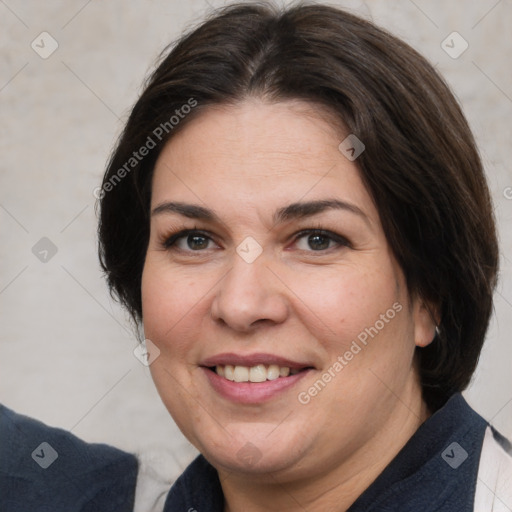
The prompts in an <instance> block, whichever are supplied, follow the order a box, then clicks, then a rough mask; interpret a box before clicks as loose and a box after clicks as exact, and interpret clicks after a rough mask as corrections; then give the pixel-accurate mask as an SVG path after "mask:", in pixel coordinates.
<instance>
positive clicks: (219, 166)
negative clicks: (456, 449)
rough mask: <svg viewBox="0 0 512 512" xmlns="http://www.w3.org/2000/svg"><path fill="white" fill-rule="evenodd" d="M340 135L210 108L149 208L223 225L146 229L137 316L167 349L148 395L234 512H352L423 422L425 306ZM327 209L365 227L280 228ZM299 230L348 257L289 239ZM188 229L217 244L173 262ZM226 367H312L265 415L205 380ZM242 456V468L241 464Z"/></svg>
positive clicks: (299, 116)
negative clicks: (297, 210) (344, 205)
mask: <svg viewBox="0 0 512 512" xmlns="http://www.w3.org/2000/svg"><path fill="white" fill-rule="evenodd" d="M346 135H347V134H343V133H342V132H341V131H340V128H339V126H336V125H335V124H334V123H332V122H330V121H329V118H328V116H327V115H326V114H325V113H324V112H322V111H321V110H320V109H319V108H318V107H317V106H314V105H310V104H307V103H303V102H300V101H286V102H281V103H273V104H271V103H268V102H265V101H263V100H260V99H255V98H251V99H247V100H244V101H243V102H240V103H239V104H237V105H234V106H233V105H232V106H226V107H215V108H212V107H210V108H209V109H208V110H205V111H204V112H203V113H202V114H201V115H200V116H199V117H197V118H196V119H194V120H193V121H191V122H190V123H189V124H187V125H186V126H185V127H184V128H183V130H182V131H180V132H178V134H177V135H175V136H174V137H173V138H172V139H171V140H170V141H169V142H168V144H167V145H166V147H165V148H164V149H163V151H162V153H161V155H160V157H159V159H158V161H157V164H156V167H155V174H154V178H153V184H152V201H151V209H152V210H154V209H155V208H156V207H157V206H159V205H161V204H162V203H165V202H168V201H180V202H186V203H191V204H195V205H199V206H203V207H206V208H209V209H212V210H214V211H215V213H216V214H217V215H218V217H219V219H220V220H219V221H210V220H208V221H205V220H200V219H191V218H187V217H185V216H182V215H180V214H179V213H175V212H163V213H159V214H154V215H152V217H151V235H150V241H149V245H148V250H147V256H146V261H145V266H144V272H143V277H142V303H143V317H144V329H145V336H146V338H148V339H150V340H151V341H152V342H153V343H155V344H156V345H157V346H158V348H159V350H160V356H159V357H158V358H157V359H156V360H155V361H154V362H153V363H152V365H151V372H152V376H153V379H154V381H155V384H156V387H157V389H158V391H159V394H160V396H161V398H162V400H163V402H164V404H165V405H166V407H167V409H168V410H169V412H170V413H171V415H172V417H173V418H174V420H175V421H176V423H177V424H178V426H179V427H180V429H181V430H182V432H183V433H184V434H185V436H186V437H187V438H188V439H189V440H190V442H191V443H192V444H194V445H195V446H196V447H197V448H198V450H199V451H200V452H201V453H203V455H204V456H205V457H206V458H207V459H208V460H209V462H210V463H211V464H213V465H214V466H215V468H216V469H217V470H218V472H219V476H220V480H221V484H222V488H223V492H224V496H225V502H226V505H225V510H226V511H231V512H238V511H244V512H256V511H278V510H279V511H280V512H282V511H291V510H298V509H300V510H302V509H305V510H308V511H324V512H325V511H329V510H336V511H340V510H346V509H347V508H348V507H349V506H350V505H351V504H352V503H353V502H354V501H355V499H356V498H357V497H358V496H359V495H360V494H361V493H362V492H363V491H364V490H365V489H366V488H367V487H368V486H369V485H370V484H371V482H372V481H373V480H374V479H375V478H376V477H377V476H378V475H379V474H380V473H381V472H382V470H383V469H384V468H385V466H386V465H387V464H388V463H389V462H390V461H391V460H392V459H393V457H394V456H395V455H396V454H397V453H398V451H399V450H400V449H401V448H402V447H403V446H404V445H405V443H406V442H407V441H408V439H410V437H411V436H412V435H413V434H414V432H415V431H416V430H417V428H418V427H419V426H420V424H421V423H422V422H423V421H425V419H426V418H427V417H428V416H429V412H428V410H427V407H426V405H425V403H424V402H423V400H422V397H421V388H420V385H419V382H418V372H417V367H416V364H415V358H414V352H415V347H416V346H426V345H428V344H429V343H430V342H431V340H432V339H433V337H434V333H435V324H434V322H433V321H432V318H431V315H430V314H429V307H431V305H428V304H424V303H423V302H422V301H421V300H420V299H419V298H416V297H410V296H409V294H408V292H407V287H406V283H405V280H404V276H403V273H402V271H401V269H400V267H399V265H398V264H397V262H396V260H395V258H394V257H393V254H392V252H391V250H390V247H389V245H388V243H387V240H386V237H385V235H384V232H383V230H382V226H381V223H380V219H379V214H378V212H377V210H376V208H375V205H374V203H373V201H372V200H371V197H370V196H369V194H368V192H367V191H366V189H365V187H364V185H363V183H362V181H361V178H360V176H359V171H358V168H357V165H356V164H357V161H355V162H351V161H349V160H348V159H347V158H345V156H344V155H343V154H342V153H341V152H340V151H339V149H338V145H339V143H340V142H341V141H342V140H343V139H344V138H345V136H346ZM319 199H339V200H342V201H345V202H349V203H351V204H352V205H355V206H357V208H359V209H360V210H361V211H362V212H363V215H364V216H363V215H358V214H355V213H353V212H351V211H348V210H342V209H329V210H326V211H323V212H321V213H318V214H316V215H314V216H310V217H305V218H298V219H297V218H291V219H288V220H286V221H284V222H279V223H274V222H273V220H272V215H273V214H274V212H275V211H276V210H277V209H279V208H281V207H283V206H286V205H288V204H290V203H294V202H298V201H312V200H319ZM309 228H321V229H324V230H328V231H331V232H333V233H336V234H338V235H340V236H342V237H344V238H346V239H347V240H348V244H345V245H341V244H339V243H337V242H335V241H329V238H322V237H321V238H320V239H314V240H312V239H311V237H309V238H308V235H305V236H302V237H301V238H297V233H299V232H300V231H301V230H305V229H309ZM182 229H199V230H202V231H206V232H207V234H208V236H210V238H206V239H205V238H199V239H198V240H199V242H200V243H199V249H198V248H197V247H198V245H197V244H196V245H194V244H193V243H192V245H190V244H189V242H188V241H187V237H186V236H185V237H184V238H181V239H180V240H179V241H178V242H177V244H178V245H177V246H176V245H175V246H172V247H170V248H166V247H165V246H164V241H165V240H166V239H167V238H168V237H169V235H171V234H173V233H176V232H179V231H180V230H182ZM248 236H250V237H252V238H253V239H254V240H256V241H257V242H258V243H259V244H260V246H261V247H262V249H263V252H262V253H261V255H260V256H259V257H258V258H256V260H255V261H254V262H252V263H247V262H246V261H245V260H244V259H242V258H241V257H240V256H239V254H238V253H237V252H236V248H237V246H238V245H239V244H240V243H241V242H242V241H243V240H244V239H245V238H246V237H248ZM313 238H314V237H313ZM315 241H316V242H318V241H320V242H321V243H320V245H321V248H320V249H319V245H318V243H316V245H315ZM322 244H324V245H322ZM396 303H398V304H399V305H401V310H400V312H398V313H397V314H396V316H394V318H393V319H391V320H389V321H388V322H387V323H385V326H384V327H383V328H382V329H380V330H379V332H378V334H377V335H376V336H375V337H374V338H369V342H368V344H367V345H366V346H363V348H362V350H361V351H360V352H358V353H357V354H356V355H354V357H353V358H352V359H351V360H350V361H348V362H347V364H346V365H344V366H343V369H342V370H341V371H338V372H335V377H333V378H332V379H331V381H330V382H329V383H328V384H327V385H326V386H325V387H324V388H323V389H322V390H321V392H319V393H318V394H317V395H316V396H314V397H311V400H310V401H309V402H308V403H307V404H302V403H300V402H299V400H298V398H297V396H298V393H299V392H304V391H307V390H308V388H309V387H311V386H312V385H313V384H314V383H315V381H317V380H318V379H319V378H321V377H322V375H323V374H324V373H325V372H327V371H328V369H329V368H332V366H333V364H334V363H335V361H336V360H337V358H338V356H343V354H345V352H346V351H347V350H349V348H350V346H351V343H352V342H353V340H356V339H357V336H358V335H359V334H360V333H361V332H362V331H364V329H365V328H367V327H370V326H374V325H375V323H376V321H377V320H378V319H379V318H380V315H382V314H385V313H386V311H387V310H389V309H390V308H392V305H393V304H396ZM224 352H234V353H237V354H253V353H256V352H265V353H272V354H276V355H279V356H283V357H287V358H289V359H292V360H298V361H301V362H302V361H308V362H309V363H310V364H311V365H313V366H314V367H315V369H314V370H313V371H310V372H309V374H307V375H306V376H305V377H304V378H303V379H302V380H301V381H300V382H299V383H297V385H295V386H293V387H292V388H289V389H287V390H285V391H284V392H282V393H281V394H279V395H277V396H275V397H273V398H272V399H271V400H269V401H266V402H265V403H260V404H235V403H232V402H231V401H229V400H227V399H226V398H224V397H222V396H220V395H219V394H217V392H216V391H214V390H213V388H212V387H211V385H210V384H209V381H208V379H207V378H206V377H205V370H204V369H202V368H200V363H201V361H203V360H204V359H205V358H207V357H211V356H214V355H216V354H220V353H224ZM248 442H250V443H251V444H252V445H253V446H254V448H251V449H252V450H253V451H254V452H255V453H256V456H255V458H254V460H253V461H252V462H251V461H248V460H245V459H244V458H242V457H240V456H238V457H237V453H238V452H239V450H240V449H242V448H243V447H244V446H246V444H247V443H248ZM246 449H247V448H246ZM255 460H256V461H255ZM301 507H302V508H301Z"/></svg>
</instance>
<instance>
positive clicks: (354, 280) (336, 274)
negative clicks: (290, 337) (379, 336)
mask: <svg viewBox="0 0 512 512" xmlns="http://www.w3.org/2000/svg"><path fill="white" fill-rule="evenodd" d="M295 282H296V285H294V286H293V289H294V292H295V294H296V296H297V298H298V300H297V301H296V304H297V307H300V308H301V309H302V316H303V318H306V317H307V318H309V320H308V321H306V322H305V323H307V324H308V325H309V326H310V327H312V328H313V329H315V328H316V329H318V330H319V331H322V332H323V333H324V334H325V336H326V339H329V340H332V344H333V345H334V348H335V347H336V346H338V345H339V348H340V349H343V348H344V345H345V344H347V343H349V344H350V341H351V340H352V339H355V338H356V337H357V336H358V334H360V333H361V332H364V330H365V328H368V327H370V326H373V325H374V324H375V322H376V321H378V320H379V318H380V315H381V314H384V315H385V314H386V311H388V310H389V309H390V308H391V309H392V307H393V304H394V303H395V302H397V301H400V299H401V298H400V296H399V288H398V287H397V281H396V279H395V276H394V274H393V272H389V271H386V270H385V269H383V268H382V266H380V268H379V270H378V271H373V270H368V271H365V270H364V269H363V270H361V269H354V268H333V269H332V271H330V272H322V275H314V274H310V275H308V276H303V277H301V279H297V280H296V281H295ZM319 283H320V284H319ZM394 313H395V311H394V310H393V311H391V312H390V315H393V314H394ZM379 325H380V324H379ZM318 334H319V336H318V337H319V338H322V337H324V336H322V335H321V334H320V332H319V333H318Z"/></svg>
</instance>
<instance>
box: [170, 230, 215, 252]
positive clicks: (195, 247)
mask: <svg viewBox="0 0 512 512" xmlns="http://www.w3.org/2000/svg"><path fill="white" fill-rule="evenodd" d="M210 244H214V245H216V244H215V243H214V242H213V240H212V238H211V237H209V236H208V235H206V234H205V233H203V232H201V231H196V230H183V231H180V232H179V233H176V234H174V235H172V236H170V237H169V238H167V239H166V240H165V242H164V247H165V248H166V249H168V250H179V251H185V252H190V251H195V252H197V251H202V250H205V249H212V248H213V247H212V246H211V245H210Z"/></svg>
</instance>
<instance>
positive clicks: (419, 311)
mask: <svg viewBox="0 0 512 512" xmlns="http://www.w3.org/2000/svg"><path fill="white" fill-rule="evenodd" d="M413 318H414V342H415V344H416V346H417V347H426V346H427V345H430V344H431V343H432V341H433V340H434V338H435V336H436V327H437V326H438V325H439V324H440V321H441V318H440V314H439V308H438V307H437V306H436V305H434V304H432V303H431V302H428V301H425V300H424V299H422V298H421V297H416V298H415V299H414V303H413Z"/></svg>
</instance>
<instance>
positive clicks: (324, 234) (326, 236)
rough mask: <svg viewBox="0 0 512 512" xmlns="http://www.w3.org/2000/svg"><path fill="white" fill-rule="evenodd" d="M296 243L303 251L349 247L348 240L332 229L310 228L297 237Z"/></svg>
mask: <svg viewBox="0 0 512 512" xmlns="http://www.w3.org/2000/svg"><path fill="white" fill-rule="evenodd" d="M295 245H296V247H297V248H298V249H299V250H301V251H314V252H320V251H326V250H328V249H332V248H334V247H348V246H349V245H350V244H349V242H348V240H347V239H346V238H344V237H342V236H340V235H337V234H336V233H333V232H332V231H326V230H323V229H309V230H305V231H301V232H300V233H298V234H297V236H296V237H295Z"/></svg>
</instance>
